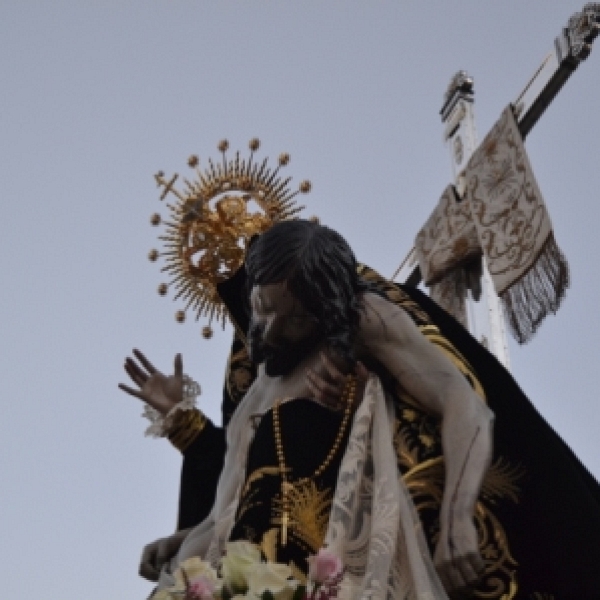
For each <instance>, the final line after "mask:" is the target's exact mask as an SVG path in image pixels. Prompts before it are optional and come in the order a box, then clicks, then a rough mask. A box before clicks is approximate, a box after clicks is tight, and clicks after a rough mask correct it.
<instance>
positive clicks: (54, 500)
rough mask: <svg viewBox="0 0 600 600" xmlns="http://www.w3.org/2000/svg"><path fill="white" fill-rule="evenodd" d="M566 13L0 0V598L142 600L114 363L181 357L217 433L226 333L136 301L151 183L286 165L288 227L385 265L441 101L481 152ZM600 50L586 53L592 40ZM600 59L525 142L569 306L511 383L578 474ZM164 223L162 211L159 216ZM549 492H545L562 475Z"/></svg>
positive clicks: (163, 523) (438, 177) (433, 178)
mask: <svg viewBox="0 0 600 600" xmlns="http://www.w3.org/2000/svg"><path fill="white" fill-rule="evenodd" d="M583 4H584V2H583V1H579V0H543V1H542V0H526V1H525V0H524V1H521V2H515V1H512V2H507V1H506V0H486V2H476V1H474V0H471V1H468V0H452V1H448V0H432V1H430V2H416V1H415V0H412V1H410V0H395V1H392V0H386V1H383V0H381V1H378V0H376V1H374V2H367V1H365V0H362V1H358V0H345V1H344V2H342V1H335V0H329V1H327V2H324V1H317V0H302V1H300V0H296V1H284V0H280V1H279V2H275V1H266V0H246V1H242V0H223V1H221V2H216V1H212V2H208V1H204V0H194V1H192V0H185V1H184V0H152V1H148V0H146V1H141V0H132V1H119V2H117V1H116V0H112V1H103V2H81V1H77V2H75V1H74V0H71V1H68V0H55V1H53V2H42V1H40V0H21V1H19V2H17V1H16V0H4V1H3V2H2V3H1V5H0V78H1V82H2V85H1V87H0V98H1V102H0V140H1V147H0V152H1V154H0V179H1V181H2V198H3V199H2V211H3V218H2V219H1V220H0V245H1V247H0V269H1V274H2V280H3V291H2V294H1V295H0V315H1V317H0V318H1V325H0V331H1V333H2V346H1V348H2V360H1V361H0V381H1V382H2V389H3V395H4V399H3V404H2V407H3V410H2V414H3V417H2V419H1V420H0V444H1V448H0V482H1V483H0V535H1V539H2V548H1V550H0V565H2V566H1V567H0V573H1V574H2V591H1V592H0V596H2V597H6V598H9V597H11V598H12V597H19V598H38V597H39V598H52V599H56V600H65V599H71V598H73V599H76V598H77V599H79V598H85V600H105V599H107V598H110V599H111V600H112V599H115V600H116V599H121V598H127V599H129V598H131V599H134V598H140V599H141V598H144V597H145V595H147V594H148V593H149V591H150V589H151V586H150V584H149V583H147V582H145V581H144V580H142V579H140V578H139V577H138V576H137V564H138V559H139V556H140V553H141V550H142V547H143V546H144V544H146V543H148V542H150V541H152V540H154V539H156V538H158V537H161V536H164V535H168V534H169V533H171V532H172V530H173V527H174V523H175V516H176V504H177V493H178V479H179V468H180V462H181V461H180V457H179V456H178V453H177V451H176V450H174V449H172V448H171V447H170V446H169V444H168V443H167V442H165V441H163V440H158V441H154V440H149V439H146V438H144V437H143V430H144V428H145V426H146V424H145V423H144V421H143V420H142V419H141V418H140V413H141V411H142V406H141V403H140V402H138V401H137V400H136V399H134V398H130V397H128V396H126V395H125V394H123V393H122V392H121V391H119V390H118V389H117V383H118V382H120V381H121V382H125V381H126V377H125V374H124V372H123V371H122V362H123V359H124V357H125V356H126V355H127V353H129V352H130V351H131V348H133V347H138V348H141V349H142V350H144V351H145V352H146V353H147V355H148V356H149V357H150V358H151V359H152V360H153V361H154V362H155V363H156V364H157V366H159V367H161V368H163V369H165V370H168V369H170V368H171V366H172V360H173V357H174V355H175V353H176V352H182V353H183V357H184V367H185V370H186V372H188V373H189V374H190V375H191V376H193V377H194V378H195V379H197V380H198V381H199V383H200V384H201V386H202V389H203V393H202V396H201V398H200V403H201V408H202V409H203V410H204V411H205V412H206V413H207V414H209V415H210V416H212V417H213V418H215V419H218V415H219V406H220V396H221V387H222V377H223V372H224V366H225V360H226V356H227V351H228V346H229V342H230V332H229V331H226V332H220V331H219V332H217V333H216V335H215V336H214V338H213V339H212V340H211V341H210V342H207V341H205V340H204V339H202V337H201V335H200V329H201V326H202V323H201V324H194V323H192V322H188V323H186V324H184V325H179V324H177V323H175V321H174V318H173V315H174V312H175V311H176V310H177V309H178V308H180V306H179V305H178V304H176V303H173V302H172V301H171V300H170V299H165V298H161V297H159V296H158V294H157V293H156V288H157V286H158V284H159V283H160V282H161V281H163V280H164V278H163V276H162V275H161V274H160V272H159V268H158V266H157V265H156V264H152V263H150V262H149V261H148V260H147V258H146V255H147V252H148V251H149V250H150V249H151V248H153V247H156V246H157V242H156V234H157V230H156V229H153V228H152V227H151V226H150V224H149V217H150V215H151V214H152V213H153V212H155V211H157V210H160V209H161V208H162V206H161V204H160V202H159V201H158V196H159V192H158V191H157V189H156V187H155V182H154V180H153V175H154V173H155V172H156V171H158V170H160V169H162V170H164V171H165V172H166V174H168V175H170V174H172V173H173V172H180V173H183V174H185V172H186V170H187V167H186V161H187V158H188V156H189V155H190V154H194V153H195V154H199V155H200V157H201V160H205V159H207V158H208V157H209V156H213V157H214V156H216V155H217V150H216V146H217V143H218V142H219V140H220V139H222V138H228V139H229V141H230V146H231V148H232V150H236V149H240V150H241V151H242V154H245V153H246V149H247V143H248V140H249V139H250V138H251V137H254V136H257V137H259V138H260V139H261V141H262V147H261V150H260V151H259V153H258V156H259V157H260V158H262V157H265V156H270V157H271V159H272V160H273V161H274V160H275V159H276V157H277V155H278V154H279V153H280V152H282V151H286V152H289V153H290V154H291V162H290V165H289V166H288V167H287V168H286V172H287V173H288V174H289V175H291V176H293V178H294V185H297V184H298V183H299V182H300V181H301V180H302V179H305V178H307V179H310V180H311V181H312V183H313V191H312V193H311V194H309V195H308V196H305V197H303V200H305V203H306V204H307V209H306V211H305V212H304V215H305V216H310V215H313V214H317V215H319V216H320V217H321V219H322V222H323V223H325V224H327V225H330V226H332V227H334V228H336V229H338V230H339V231H340V232H341V233H342V234H343V235H344V236H345V237H346V238H347V239H348V241H349V242H350V244H351V245H352V246H353V248H354V250H355V251H356V254H357V256H358V257H359V258H360V260H362V261H364V262H366V263H368V264H369V265H371V266H373V267H375V268H376V269H378V270H379V271H380V272H382V273H383V274H385V275H388V276H390V275H391V274H392V273H393V272H394V270H395V268H396V267H397V265H398V263H399V262H400V260H401V259H402V258H403V256H404V254H405V253H406V251H407V250H408V249H409V248H410V246H411V244H412V239H413V237H414V235H415V233H416V231H417V230H418V228H419V227H420V226H421V225H422V223H423V222H424V221H425V219H426V218H427V216H428V215H429V213H430V212H431V210H432V208H433V206H434V205H435V203H436V202H437V199H438V197H439V195H440V194H441V192H442V191H443V189H444V187H445V186H446V185H447V184H448V183H449V182H450V177H451V174H450V162H449V158H448V156H447V153H446V149H445V148H444V146H443V144H442V125H441V122H440V118H439V114H438V113H439V110H440V108H441V106H442V97H443V93H444V91H445V89H446V86H447V84H448V82H449V80H450V78H451V76H452V75H453V74H454V73H455V72H456V71H457V70H459V69H466V70H467V71H469V73H470V74H472V75H473V77H474V78H475V88H476V105H475V110H476V114H477V119H478V129H479V133H480V137H483V134H485V132H486V131H487V130H488V128H489V127H491V125H492V124H493V123H494V121H495V120H496V119H497V118H498V116H499V115H500V113H501V111H502V109H503V108H504V107H505V106H506V105H507V104H508V103H509V102H510V101H511V100H513V99H514V98H515V97H516V96H517V94H518V92H519V91H520V90H521V88H522V87H523V86H524V85H525V83H526V82H527V80H528V79H529V77H530V76H531V75H532V74H533V73H534V71H535V70H536V68H537V67H538V65H539V64H540V63H541V61H542V60H543V58H544V57H545V55H546V54H547V53H548V52H549V51H550V49H551V48H552V44H553V40H554V37H555V36H556V35H557V34H558V33H559V31H560V29H561V27H563V26H564V25H565V24H566V22H567V20H568V18H569V17H570V16H571V14H573V13H574V12H575V11H577V10H579V9H581V7H582V6H583ZM598 46H600V42H598ZM599 105H600V48H596V50H595V51H594V52H592V55H591V56H590V58H589V59H588V60H587V61H586V62H585V63H583V64H582V65H581V67H580V68H579V69H578V71H577V72H576V73H575V74H574V75H573V77H572V78H571V80H570V81H569V82H568V83H567V85H566V87H565V88H564V89H563V90H562V92H561V93H560V95H559V97H558V98H557V99H556V100H555V102H554V103H553V104H552V105H551V106H550V108H549V109H548V111H547V112H546V114H545V115H544V116H543V117H542V119H541V121H540V122H539V123H538V125H537V127H536V128H535V130H534V131H533V132H532V133H531V135H530V137H529V138H528V140H527V148H528V151H529V156H530V160H531V162H532V164H533V167H534V170H535V173H536V175H537V178H538V181H539V184H540V187H541V189H542V191H543V192H544V195H545V199H546V202H547V204H548V207H549V210H550V214H551V217H552V219H553V222H554V226H555V232H556V239H557V241H558V243H559V245H560V246H561V248H562V249H563V251H564V253H565V254H566V256H567V258H568V259H569V262H570V266H571V277H572V284H571V288H570V290H569V292H568V295H567V298H566V300H565V303H564V306H563V308H562V309H561V311H560V312H559V314H558V315H557V316H556V317H552V318H550V319H548V321H547V322H546V323H545V325H544V326H543V327H542V329H541V331H540V332H539V334H538V335H537V336H536V337H535V338H534V340H533V341H532V342H531V343H530V344H528V345H527V346H526V347H517V346H516V345H515V344H513V343H511V348H510V352H511V361H512V365H513V373H514V375H515V377H516V378H517V380H518V381H519V383H520V384H521V386H522V388H523V389H524V391H525V392H526V393H527V394H528V396H529V397H530V398H531V399H532V401H533V402H534V403H535V405H536V406H537V407H538V409H539V410H540V411H541V412H542V414H543V415H544V416H545V417H546V418H547V419H548V421H549V422H550V423H551V424H552V425H553V426H554V428H555V429H556V430H557V431H558V432H559V433H560V434H561V435H562V436H563V437H564V438H565V440H566V441H567V442H568V444H569V445H570V446H571V447H572V448H573V449H574V450H575V452H576V453H577V454H578V455H579V456H580V457H581V459H582V460H583V462H584V463H585V464H586V465H587V466H588V467H589V468H590V470H591V471H592V472H593V473H594V474H595V475H596V476H597V477H598V476H600V457H599V456H598V431H600V407H599V400H598V382H597V379H596V377H597V375H598V370H599V369H600V364H599V361H598V358H599V355H600V352H599V350H598V341H599V340H600V320H599V319H598V314H597V299H598V297H599V296H600V285H599V284H598V275H599V270H600V266H599V264H598V256H599V255H600V207H599V202H598V200H599V194H598V187H599V184H598V174H599V172H600V159H599V156H600V120H599V119H598V106H599ZM163 214H164V213H163ZM557 485H560V483H559V482H557Z"/></svg>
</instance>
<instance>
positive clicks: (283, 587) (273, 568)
mask: <svg viewBox="0 0 600 600" xmlns="http://www.w3.org/2000/svg"><path fill="white" fill-rule="evenodd" d="M291 576H292V570H291V569H290V567H288V566H287V565H281V564H277V563H260V564H257V565H255V566H254V568H253V569H252V571H251V572H250V575H249V577H248V587H249V590H248V591H249V594H248V595H249V596H258V597H259V598H260V597H261V596H262V594H264V593H265V592H266V591H267V590H268V591H269V592H271V593H272V594H273V596H275V598H276V600H291V598H292V596H293V595H294V590H295V589H296V582H295V581H291V580H290V577H291Z"/></svg>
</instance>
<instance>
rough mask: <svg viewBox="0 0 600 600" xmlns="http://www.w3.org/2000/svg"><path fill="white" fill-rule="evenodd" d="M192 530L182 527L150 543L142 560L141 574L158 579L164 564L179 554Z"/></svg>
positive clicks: (147, 577) (149, 578)
mask: <svg viewBox="0 0 600 600" xmlns="http://www.w3.org/2000/svg"><path fill="white" fill-rule="evenodd" d="M190 531H191V529H182V530H181V531H178V532H177V533H174V534H173V535H171V536H169V537H166V538H161V539H159V540H156V541H155V542H152V543H151V544H148V545H147V546H146V547H145V548H144V551H143V553H142V558H141V560H140V570H139V572H140V575H141V576H142V577H144V578H145V579H148V580H150V581H158V577H159V575H160V570H161V569H162V567H163V565H164V564H165V563H166V562H168V561H169V560H171V558H173V556H175V554H177V551H178V550H179V548H180V547H181V544H182V543H183V540H184V539H185V538H186V537H187V534H188V533H189V532H190Z"/></svg>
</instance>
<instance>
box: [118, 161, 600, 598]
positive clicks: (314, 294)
mask: <svg viewBox="0 0 600 600" xmlns="http://www.w3.org/2000/svg"><path fill="white" fill-rule="evenodd" d="M287 160H289V157H288V159H286V160H285V161H283V162H282V161H281V157H280V164H284V162H287ZM224 164H225V167H224V169H223V171H224V173H223V171H217V175H219V176H222V177H224V178H226V177H232V178H235V177H238V175H239V174H236V172H235V170H233V171H228V167H227V163H225V161H224ZM244 169H246V167H245V166H244V165H243V164H242V167H241V168H240V169H239V171H240V172H241V173H242V175H244V174H246V175H247V173H246V172H245V170H244ZM246 170H247V172H248V173H251V172H252V171H251V169H249V168H247V169H246ZM254 172H255V173H256V169H254ZM260 173H263V174H264V164H263V168H262V169H261V171H260ZM267 179H268V178H267ZM271 180H272V178H271ZM236 181H237V180H236ZM172 183H173V182H172V181H171V182H169V184H168V185H169V186H172ZM163 184H164V185H167V184H166V182H164V181H163ZM227 185H228V186H229V182H227ZM244 185H245V188H244V189H245V190H246V191H247V192H248V191H249V193H250V195H251V194H252V193H256V194H257V198H259V199H261V198H262V199H263V200H264V198H265V197H268V193H267V194H265V193H264V188H263V194H262V196H261V195H260V194H259V193H258V192H259V191H260V186H258V185H257V186H255V187H254V188H253V187H252V182H251V181H248V179H245V180H244ZM207 188H210V189H208V191H207V190H200V189H194V188H193V187H192V190H191V192H190V194H189V196H188V197H183V198H182V199H181V205H180V206H179V207H176V214H177V215H178V216H179V218H180V223H181V228H182V229H181V231H182V232H183V233H182V235H181V239H182V240H183V242H182V243H184V244H187V245H188V246H190V244H191V242H190V240H193V239H194V238H193V236H192V235H190V232H189V228H190V225H189V224H190V222H193V216H192V217H191V218H190V216H189V215H190V212H193V211H196V214H197V215H201V214H202V213H203V211H204V215H203V218H204V219H206V211H207V210H208V200H210V194H211V193H213V194H214V193H216V192H214V190H216V189H222V188H219V186H217V185H216V183H215V181H210V180H209V181H208V182H207ZM227 189H228V190H229V187H228V188H227ZM257 190H258V191H257ZM203 197H204V199H205V200H206V204H204V206H203V205H202V198H203ZM191 200H193V202H191ZM238 212H239V211H238ZM240 214H241V213H240ZM271 214H272V213H271ZM242 216H243V215H242ZM242 220H243V219H242ZM260 227H261V229H260V231H256V230H255V231H254V233H261V235H260V236H259V237H258V239H256V240H255V241H254V242H253V243H252V244H249V248H248V250H247V252H246V253H245V259H244V257H243V256H242V260H244V262H243V264H241V262H240V257H239V256H238V257H237V259H236V260H237V262H235V261H231V262H230V263H229V264H230V267H229V271H228V272H227V273H226V274H225V275H223V270H217V271H216V279H215V281H214V282H213V283H214V289H215V290H216V293H217V294H218V296H219V298H220V299H221V300H222V302H223V306H224V307H225V308H224V309H223V311H224V312H226V313H227V314H228V315H229V316H230V318H231V320H232V322H233V323H234V325H235V327H236V337H235V340H234V344H233V347H232V354H231V356H230V360H229V363H228V371H227V376H226V386H225V394H224V402H223V414H224V425H226V429H224V428H219V427H216V426H215V425H213V424H212V423H211V422H210V421H209V420H208V419H207V418H206V417H205V416H204V415H202V413H201V412H200V411H199V410H198V409H195V408H193V404H192V403H190V402H189V400H190V398H191V397H193V395H194V384H193V382H191V381H190V380H189V379H186V377H185V376H184V375H183V369H182V361H181V357H179V356H178V357H176V360H175V372H174V375H172V376H169V377H166V376H164V375H162V374H161V373H160V372H158V371H157V370H156V369H155V368H154V366H153V365H152V364H151V363H150V362H149V361H148V360H147V359H146V357H145V356H144V355H143V354H141V353H140V352H137V351H136V352H135V355H136V358H137V362H136V361H135V360H133V359H131V358H130V359H127V362H126V370H127V372H128V374H129V375H130V377H131V379H132V380H133V382H134V383H135V384H136V386H137V387H136V388H130V387H127V386H121V387H122V389H124V390H125V391H127V392H129V393H130V394H133V395H135V396H137V397H139V398H141V399H142V400H144V401H145V402H146V403H147V404H148V405H149V406H150V407H152V409H155V410H156V411H157V413H156V414H158V415H159V418H158V421H157V423H156V424H155V425H157V424H158V422H159V421H161V419H162V424H161V426H160V427H158V429H161V428H162V430H161V433H162V434H163V435H168V436H169V439H170V440H171V441H172V442H173V443H174V445H176V446H177V447H178V448H179V449H180V450H181V451H182V452H183V454H184V465H183V471H182V486H181V496H180V515H179V528H180V531H178V532H177V533H176V534H174V535H172V536H169V537H167V538H164V539H162V540H158V541H157V542H155V543H153V544H150V545H149V546H148V547H147V548H146V550H145V552H144V556H143V557H142V565H141V573H142V574H143V575H144V576H146V577H148V578H149V579H152V580H156V579H159V585H160V587H162V588H164V587H167V586H169V585H170V583H171V581H172V579H171V573H172V572H173V571H174V570H175V569H176V568H177V566H178V565H179V564H181V563H182V562H185V561H186V559H188V558H189V557H194V556H198V557H202V558H203V559H206V560H208V561H210V562H212V563H213V564H216V563H217V562H218V560H219V558H220V557H221V556H222V554H223V552H224V548H225V545H226V543H227V542H228V540H248V541H251V542H253V543H254V544H256V546H257V547H259V548H260V551H261V552H262V555H263V556H264V557H265V558H266V559H267V560H269V561H273V562H285V563H287V564H290V565H292V566H293V568H294V573H295V574H296V576H297V577H298V578H301V577H303V576H305V575H306V572H307V566H308V565H307V557H308V556H309V555H314V554H316V553H317V552H319V549H320V548H322V547H323V546H326V547H327V548H329V549H332V550H333V551H335V552H336V553H337V555H338V556H339V557H340V558H341V559H342V561H343V563H344V566H345V571H344V579H343V582H342V588H341V589H342V597H348V598H363V597H371V596H372V597H390V598H391V597H406V598H415V599H418V598H445V597H446V594H450V596H451V597H462V596H465V597H468V596H470V595H473V596H474V597H477V598H489V599H493V600H511V599H517V600H562V599H565V600H568V599H570V598H595V597H600V592H599V590H600V573H599V572H598V569H597V565H598V564H600V488H599V487H598V484H597V482H596V481H595V480H594V478H593V477H592V476H591V475H590V474H589V473H588V472H587V470H586V469H585V467H584V466H583V465H581V463H580V462H579V461H578V460H577V458H576V457H575V456H574V455H573V453H572V452H571V451H570V449H569V448H568V447H567V446H566V445H565V444H564V442H562V440H561V439H560V438H559V437H558V436H557V435H556V433H555V432H554V431H553V430H552V429H551V428H550V427H549V426H548V425H547V424H546V423H545V421H544V420H543V419H542V418H541V417H540V415H539V414H538V413H537V411H536V410H535V408H534V407H533V405H532V404H531V403H530V402H529V401H528V400H527V398H526V397H525V396H524V395H523V393H522V392H521V391H520V389H519V388H518V386H517V384H516V383H515V382H514V380H513V379H512V377H511V376H510V374H509V373H508V372H507V371H506V370H505V369H504V368H503V367H502V366H501V365H500V364H499V363H498V362H497V361H496V359H495V358H494V357H493V356H492V355H491V354H489V353H488V352H487V351H486V350H485V349H484V348H482V347H481V345H479V344H478V343H477V342H476V341H475V340H474V339H473V338H472V337H471V336H470V335H469V334H468V332H467V331H466V330H465V329H464V328H463V327H462V326H461V325H460V324H459V323H458V322H457V321H455V320H454V319H453V318H452V317H450V316H449V315H448V314H447V313H445V312H444V311H443V310H442V309H440V308H439V307H438V306H437V305H436V304H435V303H434V302H433V301H432V300H430V299H429V298H428V297H427V296H425V295H424V294H422V293H421V292H419V290H417V289H415V288H411V287H410V286H403V285H398V284H391V283H389V282H387V281H385V280H384V279H383V278H382V277H381V276H379V275H378V274H377V273H376V272H374V271H373V270H372V269H370V268H369V267H366V266H364V265H360V264H357V263H356V261H355V259H354V256H353V254H352V252H351V250H350V248H349V247H348V245H347V243H346V242H345V241H344V240H343V239H342V238H341V237H340V236H339V235H338V234H337V233H335V232H334V231H332V230H331V229H328V228H326V227H322V226H320V225H318V224H317V223H314V222H308V221H289V222H281V221H280V220H278V219H277V218H275V219H274V220H273V222H271V223H267V224H266V225H265V224H264V223H262V224H260ZM184 230H185V231H184ZM197 239H198V240H199V241H198V244H204V245H206V243H207V242H206V239H207V238H206V237H205V236H204V237H203V236H200V235H199V236H198V237H197ZM230 246H231V248H232V249H233V245H230ZM192 250H193V248H192V249H191V250H190V248H187V250H186V252H187V254H186V252H182V251H178V252H177V253H175V256H176V260H179V261H180V262H179V263H176V264H179V266H180V268H181V269H182V270H185V271H186V273H187V274H188V275H187V277H188V279H189V278H190V277H191V275H189V273H190V270H189V269H188V270H186V267H185V265H184V263H183V259H182V258H181V257H182V256H185V257H186V258H185V260H189V257H190V256H193V251H192ZM217 250H218V249H217ZM232 252H233V250H232ZM236 254H239V253H237V252H236ZM215 256H216V255H215ZM214 262H215V264H216V263H218V260H216V259H215V261H214ZM234 267H235V268H237V269H234ZM210 273H211V272H210V270H206V271H205V272H204V275H203V276H204V277H206V276H209V275H210ZM207 274H208V275H207ZM214 275H215V274H213V277H214ZM190 281H191V279H190ZM188 284H189V281H187V280H185V278H184V285H188ZM186 289H191V288H184V291H185V290H186ZM211 294H212V292H211ZM214 297H215V296H211V298H214ZM193 300H194V298H192V301H193ZM257 364H258V365H260V366H259V367H258V369H257V367H256V365H257ZM362 364H364V365H365V366H366V368H367V369H368V373H369V374H368V375H367V374H366V372H365V370H364V368H363V367H361V366H360V365H362ZM242 400H243V401H242ZM156 414H155V416H156ZM493 414H495V424H494V435H493V437H494V441H493V450H492V421H493V416H492V415H493ZM155 425H153V427H155ZM225 438H227V443H226V440H225ZM226 446H227V450H226ZM219 477H220V478H219ZM217 479H218V485H217ZM415 509H416V510H415ZM430 552H431V554H430ZM574 556H576V560H573V557H574ZM434 564H435V566H436V567H437V570H436V569H434V568H433V565H434Z"/></svg>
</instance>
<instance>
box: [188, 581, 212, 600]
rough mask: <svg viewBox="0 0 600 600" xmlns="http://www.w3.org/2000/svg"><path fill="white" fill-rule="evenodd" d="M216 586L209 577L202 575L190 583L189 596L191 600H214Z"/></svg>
mask: <svg viewBox="0 0 600 600" xmlns="http://www.w3.org/2000/svg"><path fill="white" fill-rule="evenodd" d="M214 591H215V584H214V582H213V581H211V580H210V579H209V578H208V577H205V576H204V575H200V577H196V578H194V579H192V581H190V585H189V587H188V589H187V596H188V597H189V598H190V600H212V598H213V592H214Z"/></svg>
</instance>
